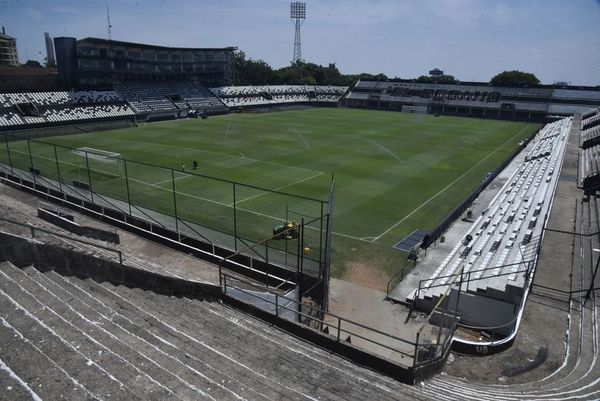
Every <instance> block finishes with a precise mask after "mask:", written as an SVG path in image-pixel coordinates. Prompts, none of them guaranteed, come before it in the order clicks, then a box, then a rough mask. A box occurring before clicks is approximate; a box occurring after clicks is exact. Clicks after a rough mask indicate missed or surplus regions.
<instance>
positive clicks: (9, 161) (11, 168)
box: [4, 134, 15, 175]
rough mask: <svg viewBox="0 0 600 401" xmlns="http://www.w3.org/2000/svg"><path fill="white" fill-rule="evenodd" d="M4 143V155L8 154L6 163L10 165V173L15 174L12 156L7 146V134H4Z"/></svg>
mask: <svg viewBox="0 0 600 401" xmlns="http://www.w3.org/2000/svg"><path fill="white" fill-rule="evenodd" d="M4 143H6V155H7V156H8V165H9V166H10V173H11V174H12V175H14V174H15V172H14V171H13V164H12V157H11V156H10V147H9V146H8V135H6V134H4Z"/></svg>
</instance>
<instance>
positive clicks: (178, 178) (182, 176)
mask: <svg viewBox="0 0 600 401" xmlns="http://www.w3.org/2000/svg"><path fill="white" fill-rule="evenodd" d="M180 174H183V175H180V176H179V177H177V178H175V181H177V180H180V179H182V178H188V177H191V175H190V174H185V173H180ZM172 181H173V179H172V178H169V179H168V180H163V181H159V182H155V183H154V184H150V185H152V186H156V185H161V184H166V183H167V182H172Z"/></svg>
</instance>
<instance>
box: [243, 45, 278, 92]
mask: <svg viewBox="0 0 600 401" xmlns="http://www.w3.org/2000/svg"><path fill="white" fill-rule="evenodd" d="M233 68H234V74H235V82H234V84H235V85H265V84H269V83H271V82H272V81H273V79H274V78H275V74H274V72H273V69H272V68H271V66H270V65H269V64H267V63H266V62H264V61H263V60H252V59H248V60H246V53H244V52H243V51H241V50H238V51H236V52H235V53H234V55H233Z"/></svg>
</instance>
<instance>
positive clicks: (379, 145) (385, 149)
mask: <svg viewBox="0 0 600 401" xmlns="http://www.w3.org/2000/svg"><path fill="white" fill-rule="evenodd" d="M366 141H367V142H371V143H372V144H373V145H375V146H377V147H378V148H379V149H381V150H383V151H384V152H386V153H389V154H390V155H391V156H392V157H393V158H394V159H396V160H398V161H399V162H400V163H404V160H402V159H401V158H399V157H398V155H396V154H395V153H394V152H392V151H391V150H389V149H388V148H386V147H385V146H383V145H382V144H380V143H377V142H375V141H374V140H372V139H366Z"/></svg>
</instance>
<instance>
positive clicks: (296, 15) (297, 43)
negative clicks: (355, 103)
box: [290, 1, 306, 64]
mask: <svg viewBox="0 0 600 401" xmlns="http://www.w3.org/2000/svg"><path fill="white" fill-rule="evenodd" d="M290 18H291V19H292V20H293V21H294V24H295V26H296V31H295V35H294V55H293V57H292V63H294V64H296V63H297V62H299V61H302V43H301V40H300V26H301V25H302V24H303V23H304V20H305V19H306V3H302V2H300V1H293V2H291V3H290Z"/></svg>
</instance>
